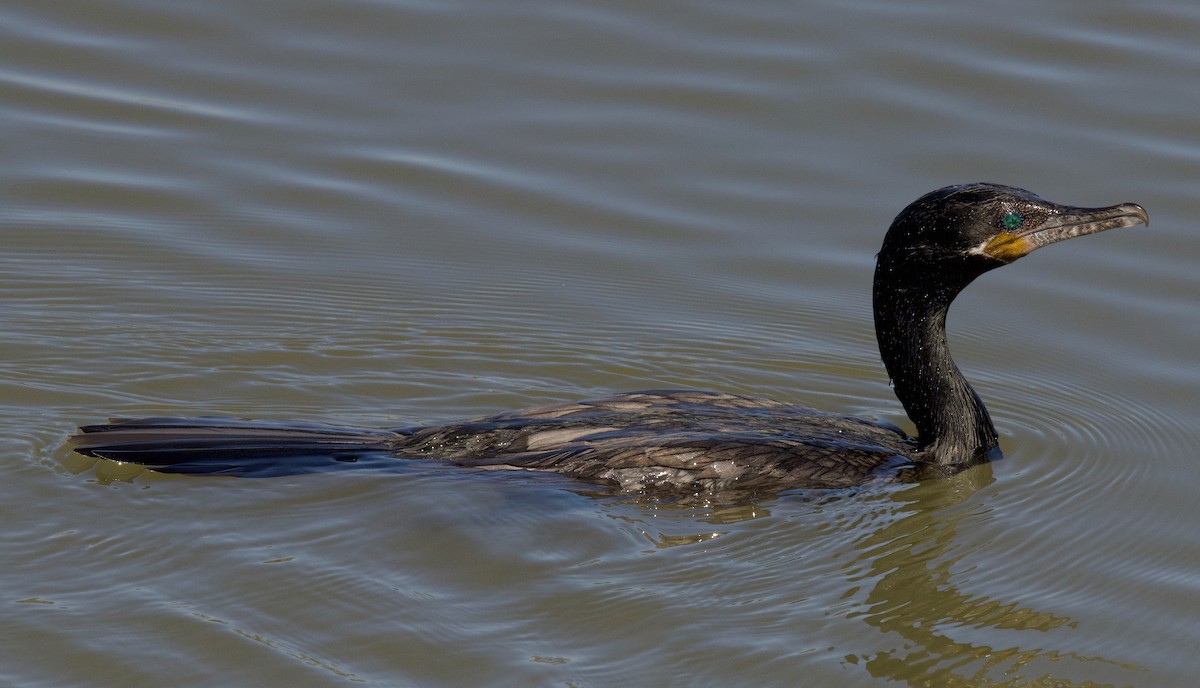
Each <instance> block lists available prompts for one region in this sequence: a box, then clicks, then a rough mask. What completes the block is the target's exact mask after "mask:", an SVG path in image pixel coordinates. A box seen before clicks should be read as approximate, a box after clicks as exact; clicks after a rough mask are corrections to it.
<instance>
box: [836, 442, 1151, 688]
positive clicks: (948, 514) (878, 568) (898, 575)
mask: <svg viewBox="0 0 1200 688" xmlns="http://www.w3.org/2000/svg"><path fill="white" fill-rule="evenodd" d="M991 481H992V474H991V466H990V465H984V466H980V467H978V468H975V469H972V470H969V471H966V472H964V473H962V474H959V475H958V476H955V477H953V478H949V479H947V480H945V481H931V482H925V483H921V484H919V485H917V486H916V487H914V488H913V489H911V490H906V491H903V492H898V493H895V494H894V497H895V498H896V499H897V500H898V501H901V502H903V504H904V506H903V507H902V508H901V509H900V510H899V511H898V512H897V515H898V516H899V517H898V518H897V519H896V520H895V521H893V522H892V523H890V524H888V525H887V526H886V527H884V528H881V529H880V530H878V531H876V532H874V533H871V534H870V535H868V536H867V537H864V538H862V539H861V540H859V541H858V542H857V543H855V548H856V549H857V550H859V552H860V556H859V558H858V559H856V560H855V561H854V562H853V563H852V564H850V565H849V566H847V567H846V569H845V573H846V574H847V577H848V578H849V579H850V580H871V579H873V580H874V583H873V584H872V585H870V586H869V588H868V589H867V591H866V594H865V597H864V599H863V602H862V609H861V610H859V611H856V612H852V613H851V614H850V615H849V616H850V618H859V619H862V620H863V621H864V622H866V623H867V624H868V625H870V626H872V627H874V628H877V629H879V630H881V631H884V632H887V633H893V634H895V635H897V636H899V637H900V638H901V639H902V640H903V642H902V643H901V644H900V645H899V646H898V647H897V648H896V649H894V650H884V651H876V652H872V653H870V654H866V655H859V654H855V653H850V654H847V661H849V662H852V663H856V664H857V663H862V664H863V665H864V666H865V667H866V669H867V670H868V671H869V672H870V673H871V674H872V675H873V676H877V677H880V678H890V679H894V680H896V681H899V682H902V683H907V684H908V685H910V686H964V687H965V686H1001V685H1003V686H1013V685H1054V686H1063V687H1064V688H1066V687H1067V686H1076V685H1088V686H1098V685H1101V684H1096V683H1093V682H1091V681H1087V682H1084V683H1077V682H1073V681H1070V680H1065V679H1063V678H1061V677H1060V676H1059V675H1058V674H1059V672H1058V671H1056V670H1055V669H1054V668H1053V666H1052V664H1051V666H1050V668H1049V669H1047V668H1046V663H1056V662H1061V661H1066V660H1074V661H1078V662H1108V663H1111V664H1115V665H1118V666H1121V667H1123V668H1126V669H1130V668H1137V667H1135V666H1134V665H1130V664H1119V663H1117V662H1113V661H1112V660H1109V659H1106V658H1102V657H1089V656H1086V653H1081V652H1076V651H1071V650H1046V649H1040V646H1041V645H1043V644H1044V643H1045V642H1046V639H1045V638H1028V637H1026V635H1027V634H1016V635H1013V636H1012V637H1011V640H1012V642H1013V643H1014V645H1012V646H1008V647H996V646H994V644H992V643H987V642H972V641H967V640H958V639H956V638H955V636H956V635H965V636H967V637H972V636H974V637H987V636H980V634H978V633H972V632H969V630H970V629H976V630H977V629H996V630H1005V631H1022V632H1028V631H1043V632H1044V631H1049V630H1052V629H1056V628H1061V627H1064V626H1066V627H1070V626H1071V625H1072V622H1071V621H1070V619H1068V618H1066V617H1064V616H1061V615H1058V614H1054V613H1053V612H1049V611H1039V610H1034V609H1029V608H1026V607H1022V606H1021V605H1020V604H1019V603H1018V602H1016V601H1007V600H997V599H992V598H991V597H989V596H988V595H986V594H975V593H970V592H964V591H962V590H960V589H959V585H958V584H957V583H956V580H957V579H958V578H959V576H956V575H955V574H956V572H958V571H960V570H961V569H962V568H963V567H962V558H963V556H964V555H965V554H968V553H969V552H968V551H966V550H964V549H963V548H962V547H961V546H959V545H958V544H957V543H956V537H957V530H958V524H959V522H960V521H962V520H963V519H964V518H966V517H968V516H970V515H971V512H970V511H966V510H954V509H951V508H950V507H953V506H955V505H958V504H961V503H962V502H963V501H964V500H965V499H966V498H968V497H969V496H970V495H971V494H972V493H973V492H975V491H976V490H978V489H979V488H981V487H983V486H985V485H987V484H989V483H990V482H991ZM964 631H967V632H964ZM1004 638H1005V640H1006V641H1007V640H1008V639H1009V637H1008V634H1004ZM1030 646H1033V647H1037V648H1039V649H1025V648H1028V647H1030ZM1038 671H1046V672H1047V673H1045V674H1042V675H1036V676H1030V673H1033V672H1038ZM1064 671H1065V672H1066V673H1068V674H1069V673H1071V672H1073V671H1074V668H1073V667H1068V668H1066V669H1064ZM1103 685H1113V684H1103Z"/></svg>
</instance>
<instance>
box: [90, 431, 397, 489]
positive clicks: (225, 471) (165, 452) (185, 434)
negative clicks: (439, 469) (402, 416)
mask: <svg viewBox="0 0 1200 688" xmlns="http://www.w3.org/2000/svg"><path fill="white" fill-rule="evenodd" d="M400 435H401V433H398V432H393V431H390V430H373V429H370V428H355V427H346V426H338V425H324V424H320V423H297V422H290V423H274V422H269V421H265V422H264V421H243V420H236V419H231V418H114V419H112V420H110V421H109V422H108V423H103V424H98V425H84V426H82V427H80V428H79V433H78V434H77V435H74V436H73V437H71V445H72V448H73V449H74V450H75V451H76V452H78V453H80V454H83V455H84V456H94V457H98V458H104V459H112V460H114V461H124V462H128V463H136V464H142V465H144V466H147V467H149V468H152V469H154V470H156V471H161V472H163V473H202V474H221V475H241V476H254V477H266V476H272V475H291V474H296V473H309V472H317V471H326V470H330V469H335V468H351V467H363V468H365V467H367V466H369V465H374V464H378V463H379V462H380V461H382V460H385V459H391V458H392V457H393V453H392V450H391V446H392V442H391V441H393V440H395V439H396V438H397V437H399V436H400Z"/></svg>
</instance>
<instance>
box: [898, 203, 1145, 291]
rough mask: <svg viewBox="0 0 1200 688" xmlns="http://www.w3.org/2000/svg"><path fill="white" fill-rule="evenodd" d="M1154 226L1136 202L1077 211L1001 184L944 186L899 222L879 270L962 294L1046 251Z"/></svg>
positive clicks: (911, 207)
mask: <svg viewBox="0 0 1200 688" xmlns="http://www.w3.org/2000/svg"><path fill="white" fill-rule="evenodd" d="M1149 221H1150V219H1149V216H1147V214H1146V211H1145V209H1143V208H1142V206H1140V205H1138V204H1136V203H1122V204H1120V205H1113V206H1107V207H1103V208H1080V207H1076V206H1069V205H1059V204H1057V203H1051V202H1050V201H1047V200H1045V199H1043V198H1041V197H1039V196H1038V195H1036V194H1034V193H1031V192H1029V191H1026V190H1024V189H1018V188H1015V187H1011V186H1001V185H999V184H962V185H958V186H947V187H945V188H942V189H938V190H937V191H933V192H930V193H927V194H925V195H924V196H922V197H920V198H918V199H917V200H915V201H913V202H912V203H910V204H909V206H908V207H907V208H905V209H904V210H903V211H901V212H900V214H899V215H897V216H896V219H895V220H894V221H893V222H892V226H891V228H890V229H888V233H887V236H886V237H885V238H884V240H883V248H882V249H880V252H879V266H880V268H881V269H882V268H886V269H891V270H904V271H908V270H911V269H915V270H921V271H926V270H929V271H937V272H949V273H951V274H952V275H955V276H956V277H957V279H953V280H951V281H952V282H959V283H960V284H958V288H961V287H963V286H966V284H967V283H969V282H970V281H971V280H973V279H974V278H976V277H978V276H979V275H981V274H983V273H984V272H987V271H988V270H991V269H993V268H997V267H1000V266H1001V265H1007V264H1008V263H1011V262H1013V261H1014V260H1016V259H1018V258H1020V257H1022V256H1025V255H1028V254H1029V253H1032V252H1033V251H1035V250H1037V249H1039V248H1041V247H1043V246H1047V245H1049V244H1053V243H1056V242H1059V241H1063V240H1065V239H1071V238H1073V237H1077V236H1083V235H1085V234H1095V233H1097V232H1103V231H1105V230H1108V229H1116V228H1119V227H1132V226H1134V225H1137V224H1149ZM934 277H935V275H934V274H928V275H927V278H928V279H933V278H934Z"/></svg>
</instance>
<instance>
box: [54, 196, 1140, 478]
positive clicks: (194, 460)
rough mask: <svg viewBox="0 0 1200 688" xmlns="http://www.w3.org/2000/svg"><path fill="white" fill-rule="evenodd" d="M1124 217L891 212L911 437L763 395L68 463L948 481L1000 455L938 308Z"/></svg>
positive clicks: (127, 428)
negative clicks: (425, 466)
mask: <svg viewBox="0 0 1200 688" xmlns="http://www.w3.org/2000/svg"><path fill="white" fill-rule="evenodd" d="M1137 224H1149V217H1148V216H1147V214H1146V211H1145V210H1144V209H1143V208H1142V207H1141V206H1139V205H1137V204H1134V203H1125V204H1121V205H1114V206H1109V207H1105V208H1078V207H1072V206H1065V205H1058V204H1056V203H1051V202H1049V201H1046V200H1043V199H1042V198H1040V197H1038V196H1036V195H1035V194H1033V193H1030V192H1028V191H1025V190H1023V189H1018V188H1013V187H1008V186H1000V185H996V184H964V185H959V186H948V187H945V188H943V189H938V190H937V191H933V192H931V193H928V194H926V195H924V196H922V197H921V198H919V199H917V200H916V201H914V202H913V203H911V204H910V205H909V206H908V207H907V208H905V209H904V210H903V211H902V212H901V213H900V214H899V215H898V216H896V219H895V220H894V221H893V222H892V225H891V227H890V228H889V229H888V232H887V235H886V236H885V237H884V240H883V247H882V248H881V249H880V251H879V254H878V256H877V261H876V268H875V283H874V293H873V296H874V299H873V300H874V311H875V332H876V337H877V339H878V341H879V353H880V355H881V357H882V358H883V363H884V365H885V367H886V368H887V372H888V375H889V376H890V377H891V380H892V383H893V386H894V389H895V393H896V396H897V397H899V399H900V402H901V404H903V405H904V410H905V411H906V412H907V413H908V417H909V418H910V419H911V420H912V422H913V424H914V425H915V426H916V429H917V436H916V437H915V438H913V437H907V436H905V434H904V433H903V432H902V431H901V430H899V429H898V428H896V427H894V426H891V425H888V424H884V423H879V422H876V421H872V420H866V419H862V418H855V417H851V416H844V415H838V414H832V413H825V412H822V411H817V410H814V409H810V408H805V407H801V406H794V405H792V404H787V403H782V402H778V401H772V400H768V399H755V398H749V397H744V396H740V395H736V394H724V393H719V392H703V391H677V390H652V391H643V392H632V393H627V394H618V395H616V396H611V397H607V398H604V399H595V400H590V401H580V402H577V403H567V404H559V405H552V406H544V407H541V408H534V409H528V410H523V411H515V412H508V413H500V414H497V415H493V416H487V417H485V418H478V419H475V420H469V421H465V422H457V423H450V424H446V425H430V426H418V427H409V428H401V429H397V430H374V429H362V428H355V427H342V426H330V425H321V424H305V423H278V422H253V421H239V420H230V419H221V418H200V419H186V418H144V419H114V420H112V421H110V422H109V423H107V424H102V425H86V426H83V427H81V428H80V434H78V435H75V436H74V437H73V438H72V440H73V443H74V448H75V451H77V452H79V453H81V454H85V455H87V456H93V457H103V458H106V459H113V460H116V461H124V462H131V463H139V464H144V465H146V466H149V467H150V468H152V469H154V470H157V471H163V472H170V473H203V474H235V475H277V474H282V473H298V472H306V471H310V470H322V469H323V468H328V467H331V466H334V465H338V464H337V462H365V463H371V465H375V464H374V463H372V462H373V461H377V460H378V459H380V458H381V457H386V458H387V459H389V460H391V459H394V458H401V459H441V460H445V461H450V462H453V463H456V464H460V465H463V466H470V467H475V468H479V469H488V470H524V471H544V472H554V473H562V474H565V475H570V476H574V477H577V478H581V479H584V480H588V481H593V482H608V483H615V484H616V485H618V486H620V487H622V488H624V489H626V490H639V489H654V488H665V489H669V490H675V491H680V490H684V491H689V492H719V491H725V490H738V491H743V490H745V491H775V490H784V489H792V488H839V487H848V486H853V485H859V484H862V483H865V482H867V481H869V480H872V479H873V478H881V479H885V480H896V479H905V478H906V477H907V478H908V479H911V478H912V477H914V476H916V475H919V474H921V473H922V468H925V469H932V471H933V473H935V474H936V473H939V472H942V473H949V472H953V471H955V470H960V469H961V468H963V467H966V466H970V465H973V464H976V463H978V462H981V461H985V460H988V459H989V458H994V457H995V456H997V455H998V448H997V438H996V430H995V428H994V427H993V426H992V420H991V417H990V416H989V415H988V412H987V409H985V408H984V406H983V402H982V401H980V399H979V396H978V395H977V394H976V393H975V390H974V389H972V388H971V385H970V384H968V382H967V381H966V379H965V378H963V376H962V373H960V372H959V370H958V366H956V365H955V363H954V361H953V360H952V359H951V357H950V350H949V348H948V347H947V345H946V312H947V310H948V309H949V307H950V303H951V301H953V300H954V298H955V296H957V295H958V293H959V292H960V291H962V289H963V288H964V287H966V286H967V285H968V284H970V283H971V281H972V280H974V279H975V278H976V277H978V276H980V275H982V274H983V273H985V272H987V271H988V270H991V269H993V268H997V267H1000V266H1001V265H1007V264H1008V263H1011V262H1013V261H1014V260H1016V259H1018V258H1020V257H1022V256H1024V255H1026V254H1028V253H1030V252H1032V251H1034V250H1036V249H1038V248H1041V247H1042V246H1046V245H1048V244H1052V243H1055V242H1058V241H1062V240H1064V239H1070V238H1073V237H1077V236H1082V235H1085V234H1094V233H1096V232H1102V231H1104V230H1107V229H1114V228H1118V227H1131V226H1134V225H1137ZM341 465H346V464H345V463H342V464H341Z"/></svg>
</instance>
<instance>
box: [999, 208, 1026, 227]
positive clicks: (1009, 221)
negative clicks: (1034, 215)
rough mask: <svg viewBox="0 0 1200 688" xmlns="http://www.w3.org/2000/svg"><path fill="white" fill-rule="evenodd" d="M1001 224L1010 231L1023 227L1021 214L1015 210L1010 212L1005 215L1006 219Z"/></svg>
mask: <svg viewBox="0 0 1200 688" xmlns="http://www.w3.org/2000/svg"><path fill="white" fill-rule="evenodd" d="M1000 222H1001V223H1002V224H1003V225H1004V228H1005V229H1007V230H1010V231H1011V230H1014V229H1016V228H1017V227H1020V226H1021V213H1018V212H1017V211H1015V210H1010V211H1008V212H1007V213H1004V218H1003V219H1001V220H1000Z"/></svg>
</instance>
